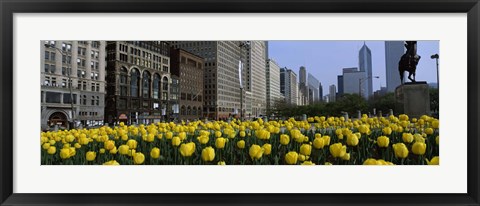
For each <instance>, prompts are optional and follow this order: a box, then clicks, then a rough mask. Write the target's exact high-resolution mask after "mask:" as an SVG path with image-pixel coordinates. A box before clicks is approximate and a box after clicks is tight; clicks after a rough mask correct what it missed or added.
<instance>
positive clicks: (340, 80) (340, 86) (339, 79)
mask: <svg viewBox="0 0 480 206" xmlns="http://www.w3.org/2000/svg"><path fill="white" fill-rule="evenodd" d="M337 85H338V95H339V96H342V95H343V85H344V83H343V75H338V76H337Z"/></svg>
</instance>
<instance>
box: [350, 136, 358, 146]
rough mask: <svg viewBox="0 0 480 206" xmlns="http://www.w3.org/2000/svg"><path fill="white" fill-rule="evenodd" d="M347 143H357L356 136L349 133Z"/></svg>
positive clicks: (355, 144) (354, 144) (351, 144)
mask: <svg viewBox="0 0 480 206" xmlns="http://www.w3.org/2000/svg"><path fill="white" fill-rule="evenodd" d="M347 145H349V146H357V145H358V136H357V135H354V134H350V135H348V136H347Z"/></svg>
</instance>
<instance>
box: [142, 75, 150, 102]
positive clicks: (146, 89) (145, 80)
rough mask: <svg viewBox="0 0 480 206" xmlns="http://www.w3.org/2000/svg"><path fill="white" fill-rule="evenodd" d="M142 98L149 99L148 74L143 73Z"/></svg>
mask: <svg viewBox="0 0 480 206" xmlns="http://www.w3.org/2000/svg"><path fill="white" fill-rule="evenodd" d="M142 87H143V98H150V74H149V73H148V72H147V71H145V72H143V86H142Z"/></svg>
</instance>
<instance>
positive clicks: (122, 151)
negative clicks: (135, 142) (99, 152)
mask: <svg viewBox="0 0 480 206" xmlns="http://www.w3.org/2000/svg"><path fill="white" fill-rule="evenodd" d="M129 150H130V148H129V147H128V145H120V147H119V148H118V152H120V154H121V155H126V154H128V151H129Z"/></svg>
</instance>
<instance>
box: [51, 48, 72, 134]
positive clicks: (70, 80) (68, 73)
mask: <svg viewBox="0 0 480 206" xmlns="http://www.w3.org/2000/svg"><path fill="white" fill-rule="evenodd" d="M45 47H47V48H54V49H56V50H57V51H59V52H60V53H61V54H62V56H63V55H65V62H66V61H67V58H66V57H67V56H68V55H67V54H65V53H63V51H62V50H60V49H59V48H57V47H52V45H50V44H45ZM67 66H68V67H67V68H66V69H67V76H68V87H69V88H70V106H71V109H72V123H71V128H74V129H75V111H74V109H73V92H72V78H71V77H70V69H71V68H70V65H68V63H67Z"/></svg>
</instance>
